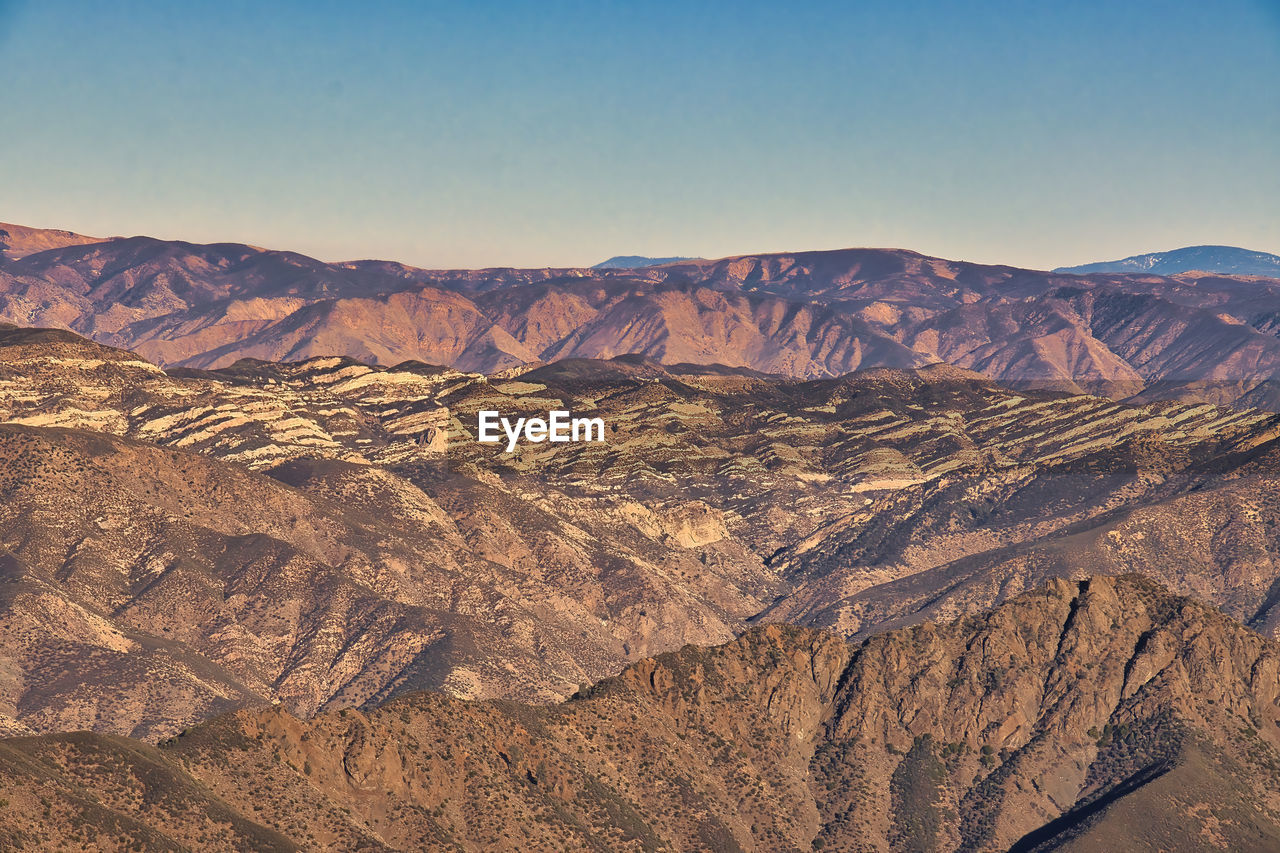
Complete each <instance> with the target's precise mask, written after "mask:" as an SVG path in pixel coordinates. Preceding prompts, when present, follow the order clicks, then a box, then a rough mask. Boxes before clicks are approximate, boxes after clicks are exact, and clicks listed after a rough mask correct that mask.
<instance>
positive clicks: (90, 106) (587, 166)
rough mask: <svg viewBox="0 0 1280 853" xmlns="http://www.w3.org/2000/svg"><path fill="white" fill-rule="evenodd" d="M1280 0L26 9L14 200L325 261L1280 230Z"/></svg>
mask: <svg viewBox="0 0 1280 853" xmlns="http://www.w3.org/2000/svg"><path fill="white" fill-rule="evenodd" d="M1278 152H1280V2H1277V0H1217V1H1216V2H1212V3H1207V2H1202V1H1201V2H1191V0H1187V2H1145V0H1126V2H1115V0H1110V2H1094V0H1079V1H1078V2H1070V3H1064V2H1035V1H1034V0H1008V2H985V3H984V2H924V0H894V2H861V3H858V2H803V0H799V2H791V3H763V2H750V0H737V2H710V1H708V2H698V0H684V2H626V3H624V2H608V0H582V2H561V0H539V2H523V1H522V0H508V2H486V0H471V2H461V1H460V2H453V3H432V2H416V3H390V2H383V3H379V2H368V3H352V2H344V3H329V2H322V1H320V0H317V1H316V2H306V3H292V2H275V3H250V2H218V3H204V2H185V3H174V2H129V0H122V1H121V2H115V3H102V2H95V3H89V2H59V0H39V2H36V1H35V0H32V2H6V0H0V221H10V222H19V223H22V224H28V225H36V226H43V227H58V228H68V229H72V230H76V231H80V232H82V233H87V234H94V235H114V234H138V233H142V234H150V235H153V236H157V237H164V238H171V239H188V240H193V241H197V242H211V241H221V240H234V241H240V242H247V243H253V244H256V245H263V246H270V247H274V248H288V249H294V250H297V251H301V252H304V253H307V254H310V255H314V256H316V257H320V258H323V259H325V260H340V259H349V258H363V257H382V258H393V259H396V260H402V261H405V262H408V263H413V264H417V265H421V266H487V265H507V264H511V265H527V266H543V265H580V264H590V263H594V262H596V261H599V260H602V259H604V258H606V257H608V256H610V255H615V254H648V255H675V254H679V255H702V256H705V257H719V256H723V255H729V254H738V253H747V252H760V251H781V250H798V249H819V248H836V247H843V246H898V247H906V248H912V249H917V250H919V251H923V252H926V253H929V254H934V255H940V256H943V257H948V258H959V259H967V260H975V261H983V262H1000V263H1013V264H1018V265H1022V266H1031V267H1052V266H1058V265H1062V264H1070V263H1081V262H1086V261H1093V260H1107V259H1112V258H1117V257H1122V256H1126V255H1131V254H1135V253H1139V252H1145V251H1153V250H1162V249H1170V248H1174V247H1177V246H1183V245H1189V244H1199V243H1226V244H1233V245H1242V246H1246V247H1249V248H1254V249H1261V250H1265V251H1272V252H1280V153H1278Z"/></svg>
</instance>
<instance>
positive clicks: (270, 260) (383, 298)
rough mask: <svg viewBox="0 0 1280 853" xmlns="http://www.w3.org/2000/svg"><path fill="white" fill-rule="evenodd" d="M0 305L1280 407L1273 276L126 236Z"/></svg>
mask: <svg viewBox="0 0 1280 853" xmlns="http://www.w3.org/2000/svg"><path fill="white" fill-rule="evenodd" d="M68 239H69V238H68ZM0 320H5V321H9V322H13V323H16V324H19V325H23V326H58V327H62V328H68V329H71V330H73V331H76V332H78V333H80V334H83V335H86V336H88V337H90V338H92V339H94V340H96V341H99V342H101V343H105V344H109V345H112V346H117V347H122V348H125V349H129V350H133V351H135V352H138V353H139V354H140V355H142V356H143V357H145V358H147V359H149V360H151V361H153V362H155V363H157V364H159V365H161V366H182V367H196V368H207V367H223V366H227V365H230V364H232V363H233V362H235V361H236V360H237V359H240V358H243V357H250V358H258V359H263V360H267V361H291V360H298V359H302V358H308V357H311V356H330V355H338V356H343V355H345V356H350V357H352V358H356V359H359V360H361V361H365V362H371V363H374V364H381V365H394V364H399V363H400V362H402V361H408V360H416V361H422V362H426V363H430V364H441V365H448V366H451V367H455V368H458V369H461V370H478V371H485V372H493V371H499V370H505V369H508V368H512V367H517V366H520V365H524V364H530V363H540V362H548V361H555V360H559V359H565V358H612V357H614V356H617V355H626V354H633V353H634V354H640V355H644V356H645V357H647V358H650V359H653V360H654V361H657V362H660V363H662V364H680V363H694V364H712V363H720V364H724V365H727V366H730V367H735V368H748V369H751V370H756V371H761V372H765V373H779V374H784V375H788V376H795V377H802V378H817V377H824V376H826V377H829V376H839V375H841V374H844V373H848V372H850V371H852V370H859V369H863V368H868V367H918V366H921V365H925V364H930V363H932V362H938V361H944V362H948V363H951V364H955V365H958V366H960V367H965V368H969V369H972V370H976V371H978V372H980V373H982V374H984V375H986V376H988V377H991V378H993V379H997V380H1000V381H1002V382H1006V383H1015V384H1019V385H1032V386H1036V387H1048V388H1057V389H1061V390H1067V391H1077V392H1079V391H1082V390H1085V391H1089V392H1092V393H1104V394H1107V395H1108V396H1112V397H1116V398H1125V397H1129V396H1132V395H1134V394H1138V393H1142V394H1145V395H1146V397H1147V398H1152V397H1157V396H1159V397H1165V398H1169V397H1172V398H1178V399H1187V400H1192V399H1198V400H1205V401H1209V402H1214V403H1219V404H1240V405H1252V406H1262V407H1265V408H1271V409H1276V408H1278V407H1280V280H1266V279H1260V278H1256V277H1242V276H1241V277H1232V276H1227V275H1222V274H1218V273H1181V274H1178V275H1176V276H1167V277H1160V276H1156V275H1152V274H1150V273H1128V274H1099V275H1092V276H1089V277H1081V276H1069V275H1063V274H1054V273H1046V272H1042V271H1035V270H1025V269H1018V268H1016V267H1008V266H991V265H983V264H973V263H966V262H962V261H949V260H943V259H940V258H931V257H927V256H925V255H921V254H919V253H916V252H911V251H906V250H902V249H841V250H835V251H821V252H793V253H783V254H768V255H743V256H739V257H732V258H722V259H719V260H702V259H695V260H688V261H675V262H672V263H668V264H665V265H662V266H656V267H641V268H634V269H594V270H592V269H581V268H578V269H573V268H566V269H511V268H494V269H479V270H426V269H417V268H414V267H409V266H406V265H404V264H398V263H393V262H388V261H355V262H349V263H324V262H322V261H318V260H316V259H314V258H309V257H306V256H305V255H300V254H297V253H296V252H284V251H268V250H264V249H259V248H254V247H252V246H245V245H240V244H232V243H222V244H211V245H199V244H194V243H186V242H177V241H163V240H155V239H152V238H148V237H130V238H127V239H117V240H111V241H109V242H102V243H91V244H78V245H67V246H63V247H61V248H53V249H48V250H44V251H35V252H32V253H30V254H26V255H25V256H24V257H21V258H19V259H16V260H6V261H4V262H3V263H0Z"/></svg>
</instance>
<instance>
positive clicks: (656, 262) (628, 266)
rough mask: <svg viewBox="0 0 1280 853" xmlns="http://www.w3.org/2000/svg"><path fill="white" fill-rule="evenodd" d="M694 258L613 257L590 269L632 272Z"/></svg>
mask: <svg viewBox="0 0 1280 853" xmlns="http://www.w3.org/2000/svg"><path fill="white" fill-rule="evenodd" d="M692 260H697V259H696V258H688V257H674V258H649V257H645V256H644V255H614V256H613V257H612V258H610V259H609V260H607V261H601V262H600V263H598V264H596V265H595V266H593V267H592V269H593V270H633V269H642V268H644V267H657V266H661V265H662V264H674V263H676V262H677V261H692Z"/></svg>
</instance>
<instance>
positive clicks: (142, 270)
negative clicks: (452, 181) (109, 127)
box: [0, 226, 1280, 851]
mask: <svg viewBox="0 0 1280 853" xmlns="http://www.w3.org/2000/svg"><path fill="white" fill-rule="evenodd" d="M0 228H2V230H3V232H4V234H3V237H2V238H0V242H2V243H3V246H2V248H0V313H2V315H3V316H4V317H6V318H8V319H10V320H13V321H16V322H14V323H0V814H2V815H3V819H0V848H4V849H65V848H70V849H120V850H125V849H147V850H153V849H154V850H227V851H240V850H311V849H332V850H352V851H354V850H406V851H408V850H414V851H417V850H437V849H438V850H495V849H496V850H526V849H575V850H576V849H593V850H707V849H709V850H728V851H735V850H740V851H748V850H770V851H772V850H815V849H832V850H867V851H870V850H892V851H898V850H902V851H997V850H1016V851H1033V850H1079V851H1088V850H1102V849H1117V848H1119V849H1126V850H1150V851H1157V850H1182V849H1221V850H1249V851H1252V850H1257V851H1270V850H1275V849H1277V848H1278V847H1280V798H1277V796H1276V794H1275V793H1274V792H1275V791H1276V790H1280V787H1278V785H1277V783H1278V782H1280V710H1278V709H1280V645H1277V640H1280V536H1277V531H1278V530H1280V413H1275V412H1274V411H1273V410H1276V409H1280V405H1277V402H1280V397H1277V396H1276V393H1275V388H1276V385H1275V379H1274V376H1273V371H1274V366H1275V364H1276V359H1277V358H1280V340H1277V337H1276V331H1275V330H1276V328H1277V327H1280V322H1277V321H1276V319H1275V318H1276V317H1277V316H1280V308H1277V307H1276V306H1277V305H1278V304H1280V303H1277V296H1280V291H1277V288H1280V280H1276V279H1270V278H1265V277H1258V276H1247V275H1223V274H1219V273H1207V272H1190V273H1187V272H1180V273H1177V274H1171V275H1167V276H1162V275H1156V274H1152V273H1150V272H1131V273H1122V274H1118V273H1096V274H1095V273H1090V274H1087V275H1077V274H1067V273H1045V272H1038V271H1033V270H1020V269H1016V268H1012V267H993V266H981V265H975V264H966V263H961V262H954V261H944V260H940V259H935V258H928V257H925V256H922V255H918V254H915V253H911V252H906V251H901V250H889V249H850V250H844V251H839V252H812V253H794V254H787V255H760V256H747V257H740V258H730V259H723V260H716V261H708V260H701V259H693V260H678V261H674V262H671V263H666V264H659V265H657V266H652V267H643V268H625V269H593V270H585V269H562V270H554V269H550V270H518V269H489V270H454V271H431V270H421V269H416V268H412V267H407V266H404V265H400V264H394V263H391V262H384V261H356V262H350V263H340V264H326V263H322V262H320V261H316V260H314V259H310V258H306V257H305V256H302V255H296V254H291V253H287V252H274V251H268V250H263V249H258V248H254V247H250V246H243V245H238V244H219V245H197V244H189V243H175V242H164V241H158V240H152V239H149V238H112V239H108V240H96V239H94V238H87V237H83V236H81V235H76V234H73V233H70V232H48V231H41V230H38V229H24V228H21V227H18V226H0ZM948 362H950V363H948ZM550 410H565V411H569V412H571V413H573V414H574V415H582V416H589V417H594V418H600V419H601V420H602V421H603V422H604V424H605V425H606V435H605V438H606V440H605V441H603V442H591V443H541V444H521V445H517V446H516V448H515V450H514V452H506V450H505V446H504V445H502V444H498V445H493V444H483V443H480V442H478V441H477V440H476V439H477V437H478V431H477V423H478V418H479V413H480V412H481V411H499V412H501V413H502V414H504V415H510V416H513V417H518V416H541V415H545V413H546V412H548V411H550Z"/></svg>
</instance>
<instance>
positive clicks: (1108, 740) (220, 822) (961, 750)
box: [0, 577, 1280, 851]
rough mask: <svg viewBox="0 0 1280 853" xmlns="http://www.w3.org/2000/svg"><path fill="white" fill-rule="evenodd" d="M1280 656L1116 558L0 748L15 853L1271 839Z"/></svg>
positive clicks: (2, 834) (1197, 846)
mask: <svg viewBox="0 0 1280 853" xmlns="http://www.w3.org/2000/svg"><path fill="white" fill-rule="evenodd" d="M1277 702H1280V647H1278V646H1277V645H1276V644H1275V643H1273V642H1271V641H1268V640H1266V639H1263V638H1262V637H1260V636H1258V635H1257V634H1256V633H1254V632H1252V631H1249V630H1248V629H1245V628H1243V627H1241V626H1240V625H1239V624H1237V623H1235V622H1233V621H1232V620H1230V619H1228V618H1226V617H1225V616H1223V615H1221V614H1220V613H1218V612H1216V611H1214V610H1212V609H1211V608H1208V607H1206V606H1205V605H1202V604H1198V603H1195V602H1192V601H1190V600H1187V599H1180V598H1175V597H1173V596H1171V595H1169V594H1168V593H1167V592H1165V591H1163V590H1161V589H1160V588H1159V587H1157V586H1155V585H1154V584H1151V583H1150V582H1148V581H1145V580H1141V579H1138V578H1132V577H1126V578H1120V579H1111V578H1103V579H1095V580H1091V581H1083V582H1079V583H1072V582H1066V581H1054V582H1052V583H1050V584H1049V585H1048V586H1047V587H1046V588H1045V589H1042V590H1037V591H1035V592H1031V593H1026V594H1023V595H1021V596H1018V597H1016V598H1014V599H1012V600H1010V601H1008V602H1006V603H1005V604H1003V605H1001V606H1000V607H999V608H997V609H996V610H994V611H992V612H991V613H989V614H984V615H982V616H978V617H974V618H970V619H966V620H962V621H960V622H956V623H952V624H949V625H935V624H926V625H922V626H919V627H915V628H908V629H902V630H898V631H894V632H891V633H888V634H882V635H879V636H877V637H874V638H871V639H869V640H865V641H862V642H859V643H855V644H853V645H849V644H846V643H845V642H843V641H841V640H840V639H839V638H837V637H836V636H834V635H832V634H829V633H824V632H818V631H812V630H808V629H802V628H791V627H782V626H769V627H766V628H758V629H752V630H751V631H748V632H747V633H745V634H744V635H742V636H741V637H739V638H738V639H736V640H734V641H732V642H730V643H728V644H726V645H723V646H720V647H718V648H714V649H700V648H694V647H689V648H686V649H684V650H682V651H680V652H678V653H675V654H667V655H662V656H659V657H658V658H655V659H652V660H646V661H642V662H640V663H637V664H635V665H633V666H631V667H629V668H628V669H627V670H625V671H624V672H623V673H622V674H621V675H619V676H618V677H616V678H612V679H608V680H606V681H604V682H602V683H600V684H598V685H596V686H595V687H594V688H592V689H591V690H590V691H587V692H585V693H583V694H581V695H580V696H577V697H575V698H573V699H571V700H569V701H568V702H565V703H563V704H559V705H552V706H528V705H519V704H514V703H509V702H480V703H477V702H463V701H460V700H456V699H452V698H449V697H447V696H444V695H441V694H432V693H415V694H411V695H408V696H405V697H403V698H399V699H394V700H392V701H391V702H389V703H387V704H384V705H382V706H380V707H379V708H377V709H375V710H372V711H368V712H362V711H355V710H347V711H341V712H336V713H335V712H326V713H323V714H321V715H319V716H317V717H315V718H313V719H310V720H305V721H304V720H300V719H298V718H297V717H295V716H293V715H291V714H288V713H286V712H285V711H283V710H281V709H278V708H277V709H268V710H246V711H241V712H237V713H235V714H232V715H228V716H224V717H221V718H219V719H217V720H214V721H212V722H210V723H206V724H204V725H202V726H199V727H196V728H194V729H192V730H190V731H187V732H185V733H183V735H182V736H181V737H178V738H176V739H173V740H170V741H166V742H165V743H163V744H161V745H160V746H159V748H156V747H153V746H150V745H146V744H143V743H139V742H137V741H131V740H127V739H124V738H120V737H112V736H106V735H96V734H88V733H81V734H61V735H46V736H42V737H33V738H17V739H12V740H7V741H0V796H2V797H3V798H4V800H3V802H4V809H5V812H4V813H5V820H4V822H3V823H0V843H3V844H5V845H6V846H7V847H10V848H18V849H22V848H26V849H32V848H36V847H43V848H44V849H55V848H57V847H58V846H59V845H66V846H70V847H71V848H72V849H79V848H80V847H81V846H83V845H86V844H87V845H90V846H92V847H93V848H94V849H131V848H132V849H138V848H139V847H141V848H142V849H150V850H184V849H197V850H250V849H252V850H299V849H341V850H406V851H410V850H411V851H417V850H530V849H546V850H551V849H573V850H659V849H667V850H813V849H832V850H867V851H870V850H984V851H985V850H991V851H1002V850H1010V849H1012V850H1019V851H1027V850H1103V849H1109V850H1110V849H1124V850H1153V851H1154V850H1205V849H1221V850H1232V851H1267V850H1275V849H1276V848H1277V846H1280V799H1278V798H1277V795H1276V793H1275V792H1276V790H1277V782H1280V734H1278V731H1280V730H1278V726H1280V710H1278V709H1277Z"/></svg>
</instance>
